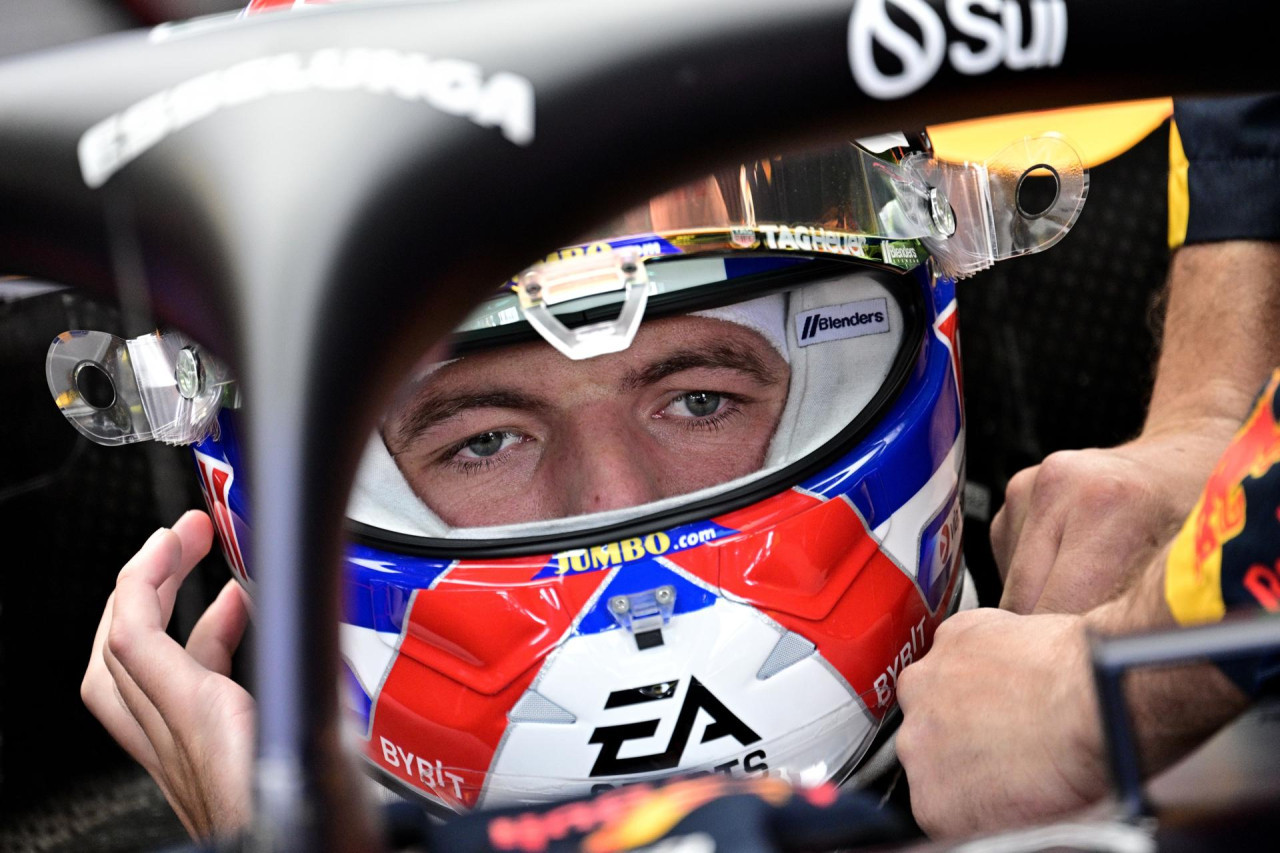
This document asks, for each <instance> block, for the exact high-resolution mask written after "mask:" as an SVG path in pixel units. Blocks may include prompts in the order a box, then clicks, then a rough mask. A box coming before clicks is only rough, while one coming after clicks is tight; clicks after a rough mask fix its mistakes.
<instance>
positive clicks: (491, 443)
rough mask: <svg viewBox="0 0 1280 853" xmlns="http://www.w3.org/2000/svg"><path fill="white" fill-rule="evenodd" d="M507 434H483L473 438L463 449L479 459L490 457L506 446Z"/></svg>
mask: <svg viewBox="0 0 1280 853" xmlns="http://www.w3.org/2000/svg"><path fill="white" fill-rule="evenodd" d="M507 436H508V433H505V432H483V433H481V434H480V435H477V436H475V437H473V438H472V439H471V440H470V441H468V442H467V443H466V444H464V445H463V447H464V448H465V449H466V450H468V451H470V453H471V454H472V455H473V456H479V457H481V458H483V457H485V456H492V455H493V454H495V453H497V452H498V451H499V450H501V449H502V448H503V446H504V445H505V444H506V440H507Z"/></svg>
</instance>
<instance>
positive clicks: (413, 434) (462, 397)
mask: <svg viewBox="0 0 1280 853" xmlns="http://www.w3.org/2000/svg"><path fill="white" fill-rule="evenodd" d="M546 408H547V403H546V401H545V400H543V399H542V398H540V397H534V396H532V395H530V394H525V393H522V392H520V391H513V390H509V389H496V390H492V391H477V392H465V393H461V394H432V393H429V392H428V393H426V394H423V395H422V396H420V397H418V398H417V399H416V400H414V401H413V402H412V403H410V404H409V406H408V408H407V410H406V412H405V414H404V415H403V416H402V417H401V418H399V423H397V424H396V426H395V436H394V437H395V442H396V443H397V444H399V445H401V446H403V445H405V444H408V443H409V442H410V441H412V440H413V439H415V438H417V437H418V436H419V435H421V434H422V433H424V432H426V431H427V430H429V429H431V428H432V427H433V426H435V425H436V424H439V423H441V422H443V421H447V420H449V419H450V418H453V417H457V416H458V415H460V414H462V413H463V412H465V411H467V410H469V409H523V410H525V411H540V410H543V409H546Z"/></svg>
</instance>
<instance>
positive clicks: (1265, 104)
mask: <svg viewBox="0 0 1280 853" xmlns="http://www.w3.org/2000/svg"><path fill="white" fill-rule="evenodd" d="M1174 121H1175V122H1176V123H1177V127H1178V133H1179V134H1180V135H1181V138H1182V147H1183V150H1184V151H1185V152H1186V157H1187V161H1188V163H1189V168H1188V195H1189V202H1190V211H1189V216H1188V220H1187V236H1186V242H1187V243H1206V242H1215V241H1219V240H1280V95H1254V96H1248V97H1232V98H1188V99H1180V100H1177V101H1175V102H1174Z"/></svg>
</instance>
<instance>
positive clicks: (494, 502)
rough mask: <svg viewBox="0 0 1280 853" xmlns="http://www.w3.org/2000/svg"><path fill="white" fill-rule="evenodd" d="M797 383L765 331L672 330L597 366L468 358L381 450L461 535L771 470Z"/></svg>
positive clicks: (544, 349) (395, 423) (700, 326)
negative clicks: (792, 384) (768, 458)
mask: <svg viewBox="0 0 1280 853" xmlns="http://www.w3.org/2000/svg"><path fill="white" fill-rule="evenodd" d="M789 379H790V369H789V368H788V366H787V363H786V361H785V360H784V359H783V358H782V356H781V355H779V354H778V352H777V351H776V350H775V349H774V348H773V347H772V346H771V345H770V344H769V342H768V341H766V340H765V339H764V338H763V337H762V336H761V335H759V334H757V333H756V332H753V331H751V330H750V329H747V328H746V327H744V326H739V325H737V324H735V323H729V322H724V321H721V320H715V319H710V318H706V317H670V318H666V319H662V320H652V321H649V322H647V323H645V324H644V325H643V326H641V328H640V331H639V332H638V333H637V335H636V338H635V340H634V341H633V342H632V344H631V346H630V347H629V348H628V349H627V350H625V351H624V352H620V353H615V354H613V355H607V356H600V357H598V358H592V359H588V360H586V361H570V360H569V359H567V358H565V357H564V356H562V355H560V354H559V353H558V352H556V351H555V350H553V349H552V348H551V347H550V346H548V345H546V344H543V343H535V344H526V345H521V346H512V347H504V348H503V349H501V350H498V351H494V352H490V353H484V354H480V355H468V356H467V357H466V358H463V359H461V360H460V361H456V362H453V363H452V364H447V365H445V366H444V367H442V368H440V369H439V370H437V371H436V372H435V373H433V374H432V375H431V376H430V377H429V378H428V379H427V380H426V381H425V382H423V383H422V385H421V386H420V387H419V388H418V389H417V391H416V392H415V393H414V394H413V396H412V397H411V398H410V399H409V400H408V401H407V402H406V403H405V404H404V405H403V406H402V407H401V408H400V409H399V410H398V411H397V412H396V413H395V414H394V415H393V416H392V417H391V418H389V419H388V420H387V422H386V424H385V426H384V428H383V437H384V439H385V441H386V444H387V447H388V449H389V450H390V451H391V454H392V456H394V457H395V460H396V464H397V465H398V466H399V467H400V470H401V471H402V472H403V473H404V475H405V477H406V478H407V479H408V480H409V483H410V484H411V485H412V486H413V489H414V491H415V492H416V493H417V494H418V496H419V497H420V498H422V500H423V502H424V503H426V504H427V506H429V507H430V508H431V510H432V511H433V512H435V513H436V515H438V516H440V518H441V519H443V520H444V521H445V522H446V523H447V524H449V525H451V526H454V527H481V526H490V525H497V524H514V523H517V522H524V521H537V520H542V519H549V518H562V517H566V516H572V515H579V514H582V513H589V512H600V511H602V510H607V509H617V508H621V507H630V506H637V505H640V504H644V503H648V502H650V501H655V500H658V499H660V498H665V497H670V496H672V495H680V494H684V493H686V492H692V491H696V490H697V489H701V488H705V487H707V486H713V485H717V484H719V483H724V482H727V481H729V480H732V479H735V478H737V477H741V476H744V475H746V474H750V473H752V472H753V471H757V470H759V469H760V467H761V466H762V465H763V464H764V457H765V452H766V451H767V450H768V448H769V441H770V439H771V438H772V437H773V431H774V429H775V428H776V427H777V425H778V418H779V417H780V415H781V414H782V407H783V404H784V403H785V402H786V398H787V385H788V381H789Z"/></svg>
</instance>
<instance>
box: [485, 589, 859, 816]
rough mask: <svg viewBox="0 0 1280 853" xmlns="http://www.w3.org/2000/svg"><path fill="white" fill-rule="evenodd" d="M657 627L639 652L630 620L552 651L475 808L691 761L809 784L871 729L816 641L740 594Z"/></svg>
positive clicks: (567, 792)
mask: <svg viewBox="0 0 1280 853" xmlns="http://www.w3.org/2000/svg"><path fill="white" fill-rule="evenodd" d="M663 633H664V635H665V639H666V642H665V644H664V645H662V646H660V647H657V648H651V649H646V650H645V651H643V652H641V651H639V650H637V648H636V643H635V640H634V638H633V637H632V635H631V634H630V633H629V632H627V631H604V632H602V633H598V634H585V635H578V636H574V637H571V638H570V639H569V640H568V641H567V642H566V643H565V644H564V645H563V646H562V647H561V648H559V649H557V650H556V652H555V653H554V654H553V655H552V656H551V657H550V658H549V659H548V661H547V663H546V664H545V665H544V666H543V668H542V671H541V672H540V673H539V674H538V678H537V680H535V681H534V682H533V684H532V685H531V686H530V689H529V691H528V692H526V693H525V695H524V697H523V698H522V699H521V700H520V701H519V702H517V703H516V705H515V707H514V708H512V710H511V711H510V712H509V713H508V715H507V716H508V720H509V725H508V727H507V731H506V734H505V735H504V737H503V740H502V743H501V744H499V746H498V750H497V753H496V754H495V756H494V760H493V764H492V765H490V767H489V773H488V777H487V781H486V783H485V789H484V791H482V792H481V795H480V800H479V802H478V803H477V806H478V807H479V808H484V807H486V806H488V807H493V806H502V805H513V804H516V803H526V802H545V801H546V800H548V799H553V798H556V797H561V796H564V797H568V796H577V795H582V794H586V793H589V792H590V791H591V790H592V789H593V787H594V786H597V785H619V784H624V783H630V782H636V781H641V780H644V779H647V778H661V777H664V776H669V775H671V774H672V773H673V772H690V771H698V770H706V771H716V770H719V771H720V772H732V773H733V774H734V775H744V774H745V775H754V774H757V773H764V772H765V771H768V773H769V774H770V775H773V776H781V777H783V778H785V779H788V780H789V781H791V782H793V783H795V784H805V785H817V784H820V783H822V782H825V781H827V780H829V779H831V778H832V777H833V776H835V775H836V774H837V773H839V772H840V771H841V769H842V768H844V767H846V766H849V765H850V763H851V762H852V761H855V760H857V759H858V758H860V757H861V756H862V753H863V752H864V751H865V750H866V748H867V746H868V745H869V744H870V742H871V739H872V738H873V737H874V735H875V733H876V731H877V729H878V723H877V721H876V719H875V718H874V717H873V716H872V715H871V714H870V713H869V712H868V710H867V707H866V705H865V704H864V702H863V700H862V699H861V698H859V697H858V696H857V695H855V694H854V693H853V690H852V689H851V688H850V687H849V685H848V683H847V682H846V681H845V680H844V679H843V678H841V677H840V676H839V675H838V674H837V673H836V672H835V670H833V669H832V668H831V667H830V666H829V665H828V664H827V663H826V662H825V661H824V660H823V659H822V656H821V655H819V654H816V653H814V651H813V646H812V644H809V643H807V642H806V641H804V640H803V639H801V638H800V637H798V636H796V635H794V634H790V633H788V632H787V631H786V630H785V629H783V628H781V627H780V626H779V625H777V624H776V623H774V622H773V621H772V620H771V619H769V618H768V617H767V616H765V615H764V614H763V613H761V612H759V611H758V610H756V609H755V608H753V607H751V606H749V605H745V604H737V603H734V602H731V601H727V600H725V599H719V600H717V601H716V603H715V604H714V605H713V606H712V607H708V608H706V609H704V610H699V611H696V612H693V613H685V614H682V615H680V616H678V617H677V618H675V619H672V620H671V622H670V624H669V625H667V626H666V627H665V628H664V629H663ZM726 649H733V653H732V654H726V653H725V650H726ZM797 696H803V697H804V701H803V702H797V701H795V698H796V697H797ZM552 768H554V771H552Z"/></svg>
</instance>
